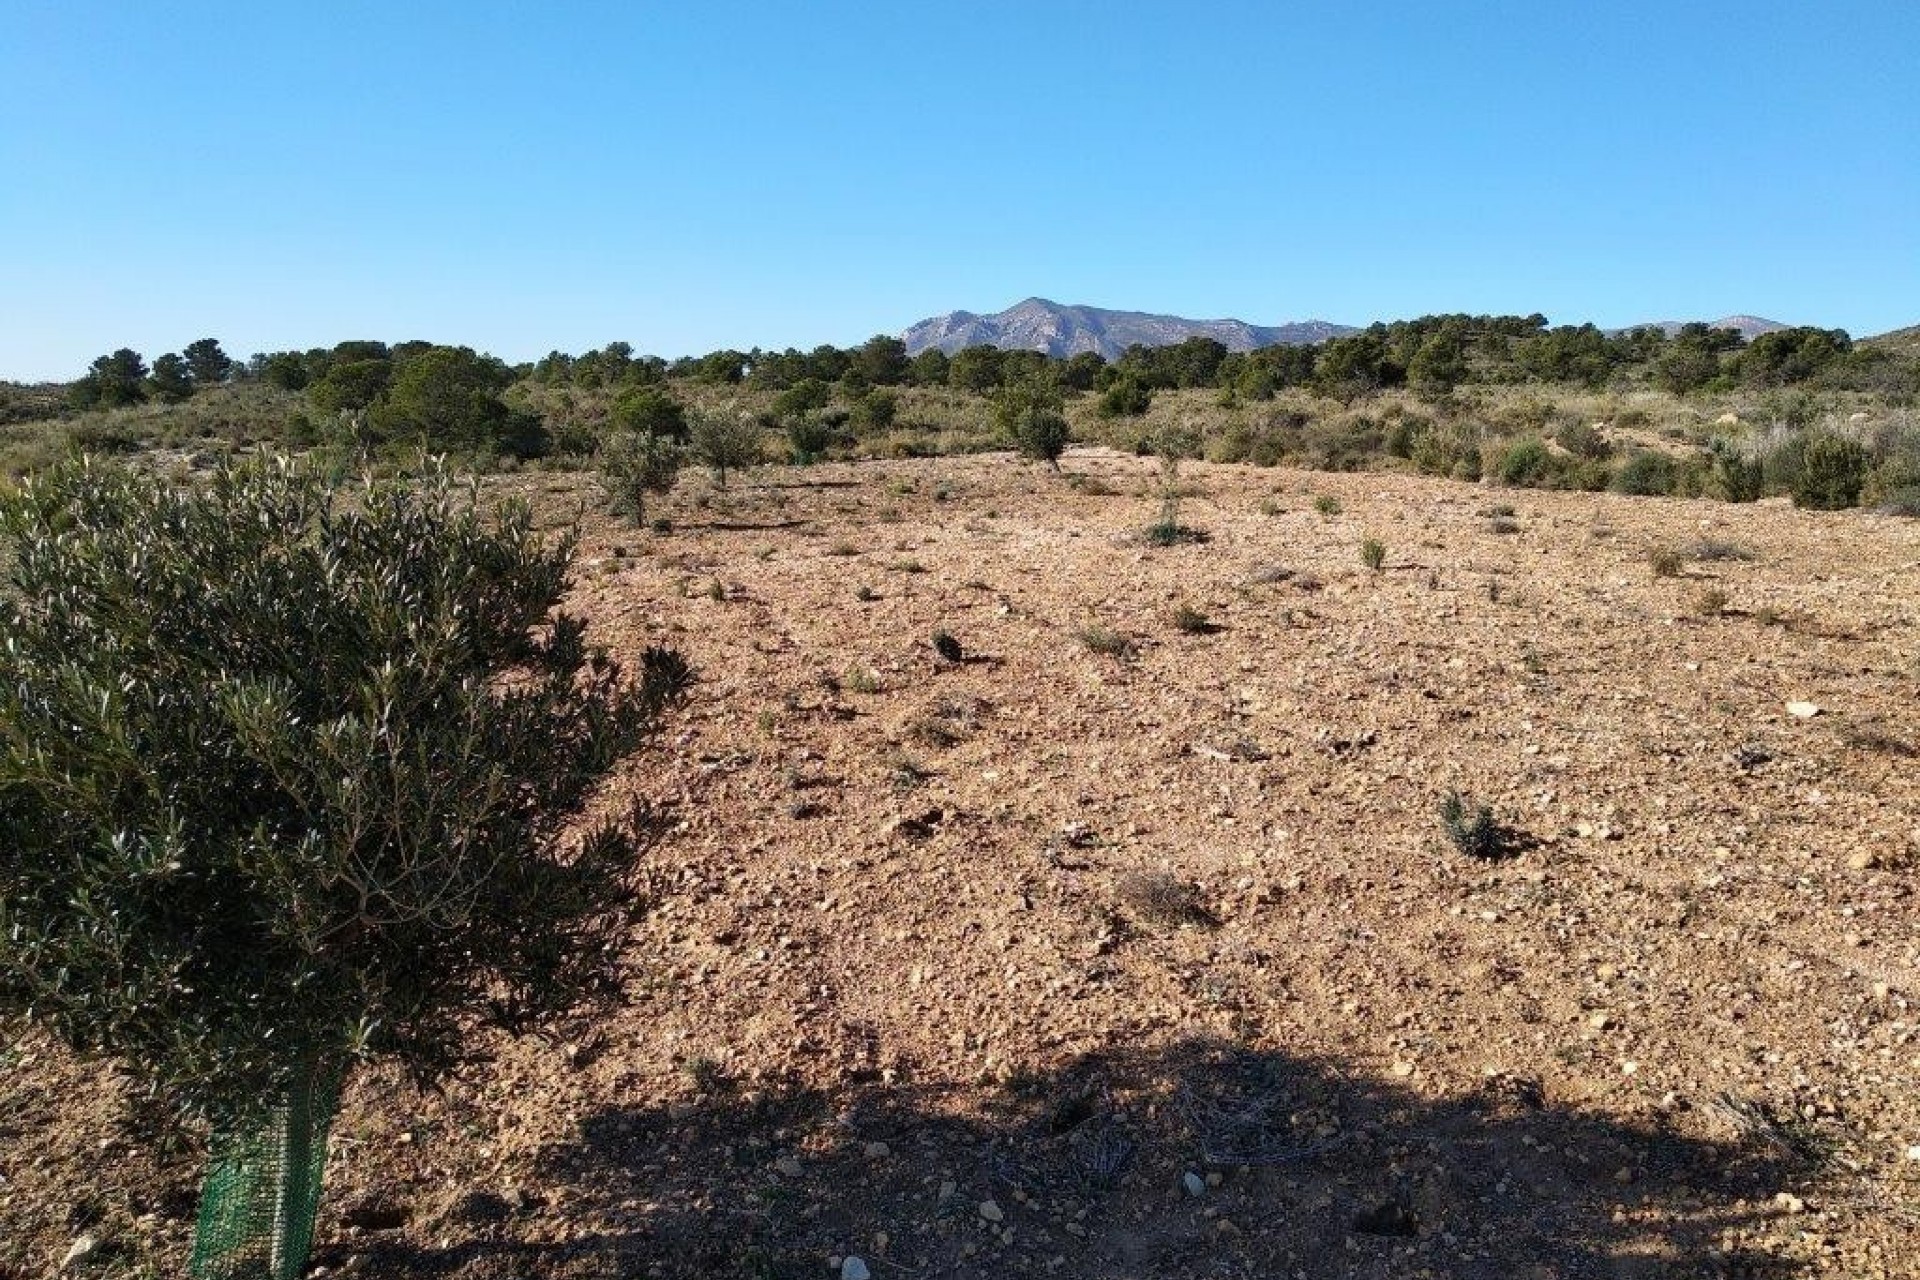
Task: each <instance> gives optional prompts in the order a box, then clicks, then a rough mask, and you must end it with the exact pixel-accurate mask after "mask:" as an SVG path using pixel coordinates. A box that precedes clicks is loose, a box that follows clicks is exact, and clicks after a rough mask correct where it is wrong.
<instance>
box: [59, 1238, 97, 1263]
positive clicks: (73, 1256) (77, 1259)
mask: <svg viewBox="0 0 1920 1280" xmlns="http://www.w3.org/2000/svg"><path fill="white" fill-rule="evenodd" d="M98 1252H100V1237H99V1236H96V1235H84V1236H81V1237H80V1238H79V1239H78V1240H75V1241H74V1242H73V1243H72V1244H70V1245H68V1246H67V1252H66V1253H65V1254H64V1255H63V1256H62V1257H61V1259H60V1269H61V1270H62V1271H67V1270H70V1269H71V1268H73V1267H78V1266H83V1265H85V1264H86V1262H87V1261H88V1260H89V1259H91V1258H92V1257H93V1255H94V1254H96V1253H98Z"/></svg>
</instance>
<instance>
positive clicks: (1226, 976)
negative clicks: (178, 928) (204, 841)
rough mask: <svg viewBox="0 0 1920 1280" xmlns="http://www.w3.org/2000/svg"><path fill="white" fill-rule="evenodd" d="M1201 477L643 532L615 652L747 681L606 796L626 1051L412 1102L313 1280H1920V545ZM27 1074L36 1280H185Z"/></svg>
mask: <svg viewBox="0 0 1920 1280" xmlns="http://www.w3.org/2000/svg"><path fill="white" fill-rule="evenodd" d="M506 483H507V486H508V487H511V488H518V489H522V490H525V491H527V492H528V493H530V494H531V495H532V496H533V497H534V499H535V501H536V502H537V503H538V504H540V506H541V507H542V509H543V510H546V511H549V512H552V513H554V514H555V515H556V518H557V517H558V516H560V515H562V514H565V513H571V512H572V511H574V510H575V509H576V508H577V507H578V506H580V505H581V503H582V502H583V501H584V502H587V503H591V502H592V500H593V493H594V491H593V489H592V486H591V485H590V483H588V482H587V481H585V480H583V479H579V478H576V477H571V476H564V475H557V476H549V475H527V476H523V477H515V478H513V479H512V480H510V481H508V482H506ZM1181 483H1182V485H1183V487H1184V488H1186V489H1187V490H1189V491H1190V492H1189V493H1188V496H1186V497H1185V498H1184V499H1183V500H1182V502H1181V505H1180V509H1179V512H1178V521H1179V523H1180V524H1181V525H1183V526H1187V527H1189V528H1191V529H1192V530H1195V531H1197V532H1198V533H1199V534H1201V535H1203V536H1202V537H1196V538H1193V539H1186V540H1181V541H1178V542H1176V543H1175V544H1174V545H1170V546H1158V545H1155V544H1154V543H1153V542H1151V541H1150V540H1148V539H1147V538H1145V537H1144V536H1143V533H1144V531H1145V529H1146V528H1147V526H1148V525H1149V524H1151V523H1152V522H1153V521H1154V520H1155V519H1156V518H1158V517H1159V515H1160V514H1161V501H1160V497H1159V486H1160V484H1161V478H1160V477H1159V475H1158V474H1157V473H1156V472H1155V470H1154V468H1153V467H1152V465H1151V463H1150V462H1149V461H1146V460H1141V459H1136V458H1132V457H1128V456H1123V455H1120V454H1116V453H1111V452H1107V451H1103V450H1084V451H1075V452H1074V453H1072V454H1070V455H1069V456H1068V458H1067V459H1066V460H1065V474H1064V475H1055V474H1052V473H1050V472H1048V471H1047V470H1045V469H1043V468H1032V467H1027V466H1023V465H1021V464H1019V463H1017V462H1015V461H1014V460H1012V459H1011V458H1008V457H1006V456H1000V455H985V456H979V457H974V458H962V459H939V460H925V461H905V462H886V463H867V464H860V465H847V466H823V467H818V468H813V469H809V470H792V469H776V470H767V471H763V472H758V473H753V474H750V475H748V476H747V477H745V478H744V479H736V480H735V481H734V484H733V487H732V488H731V489H729V490H727V491H714V490H711V489H710V488H708V487H707V486H706V485H705V484H704V483H703V482H699V481H690V482H687V483H684V484H683V486H682V491H681V492H679V493H676V494H675V495H674V496H673V498H672V499H671V500H670V501H668V502H665V503H662V504H660V510H661V512H662V513H664V514H667V515H670V516H671V517H672V519H673V520H674V523H675V531H674V532H672V533H671V534H666V535H657V534H652V533H645V532H639V531H635V530H632V529H627V528H624V527H622V526H620V525H618V524H615V523H612V522H609V521H607V520H605V519H603V518H602V517H600V516H599V515H597V514H595V513H594V512H593V511H592V509H591V507H589V509H588V512H587V515H586V517H585V528H584V532H585V537H584V542H583V547H582V556H583V559H582V564H581V570H580V581H579V584H578V586H577V589H576V592H575V598H574V599H575V604H574V607H575V608H577V609H578V610H580V611H582V612H584V613H585V614H586V615H587V616H588V617H589V618H591V619H592V620H593V622H594V624H595V627H596V634H597V636H598V638H599V639H601V640H602V641H603V642H605V643H608V644H609V645H611V646H613V648H614V649H615V650H616V652H618V653H623V654H627V655H629V656H631V655H633V654H634V653H636V652H637V650H638V649H639V648H640V647H641V646H644V645H645V644H648V643H653V642H659V641H664V642H666V643H669V644H672V645H674V646H675V647H677V648H680V649H681V650H682V651H683V652H684V653H685V654H686V655H687V656H688V657H689V658H690V659H691V660H692V661H693V663H694V664H695V666H696V668H697V669H698V671H699V672H700V676H701V682H700V684H699V685H698V686H697V687H696V690H695V693H694V696H693V698H692V700H691V702H690V704H689V706H688V708H687V710H686V711H685V712H684V713H683V714H682V715H681V717H680V718H679V719H678V720H677V721H676V722H675V723H674V724H673V726H672V729H671V732H670V733H669V734H668V735H667V736H666V737H664V738H662V739H661V740H659V741H657V742H656V743H654V744H653V745H652V746H650V747H649V748H648V749H647V750H646V751H645V752H643V753H642V754H641V755H640V756H638V757H636V758H635V759H634V760H633V761H632V762H631V764H630V766H629V767H628V768H627V770H626V771H625V773H624V775H623V776H622V778H621V779H620V780H619V782H618V783H617V784H616V785H615V787H614V788H613V792H614V794H612V795H610V796H609V797H608V803H620V802H623V801H624V799H625V798H626V797H627V796H629V795H632V794H638V795H642V796H645V797H647V798H648V799H650V800H652V801H654V802H655V803H656V804H658V805H660V806H662V807H663V809H664V811H665V812H666V813H668V814H669V815H670V817H671V818H672V820H673V821H672V830H671V831H670V832H669V833H668V834H667V835H666V836H665V837H664V838H663V839H662V840H661V842H660V843H659V844H658V845H657V846H656V847H655V848H654V849H653V850H652V851H651V853H650V854H649V856H648V862H647V866H646V868H645V880H646V883H647V885H648V893H649V895H650V897H651V899H652V907H651V910H650V911H649V912H648V913H647V914H646V916H645V917H644V920H643V922H642V923H641V924H640V925H639V926H638V927H637V928H636V931H635V934H634V938H633V945H632V949H631V960H632V976H631V984H630V993H629V994H630V997H631V999H630V1001H629V1003H628V1004H627V1005H626V1007H625V1008H624V1009H622V1010H621V1011H620V1012H619V1013H617V1014H616V1015H614V1016H613V1017H612V1018H611V1019H610V1020H602V1021H597V1022H593V1023H590V1024H589V1023H580V1024H577V1025H572V1026H565V1027H558V1028H554V1029H553V1032H552V1034H551V1035H550V1036H548V1037H545V1038H529V1039H525V1040H521V1041H518V1042H502V1043H501V1044H500V1045H499V1046H498V1057H497V1059H496V1060H495V1062H494V1063H493V1065H492V1066H491V1067H489V1068H488V1069H487V1070H485V1071H480V1072H474V1073H472V1074H471V1075H469V1076H467V1077H465V1078H463V1079H460V1080H456V1081H453V1082H451V1083H450V1084H449V1085H448V1087H447V1089H446V1090H445V1092H444V1093H442V1094H438V1095H421V1094H418V1093H416V1092H414V1091H413V1090H412V1089H411V1088H410V1087H408V1086H407V1085H405V1084H404V1083H403V1082H402V1081H401V1080H400V1078H399V1077H398V1076H397V1075H394V1074H391V1073H388V1072H385V1071H369V1072H363V1073H362V1074H361V1076H360V1077H359V1078H358V1079H357V1080H356V1082H355V1085H354V1087H353V1089H352V1090H351V1092H350V1096H349V1099H348V1102H347V1105H346V1106H345V1108H344V1110H343V1112H342V1115H341V1117H340V1120H339V1123H338V1125H337V1127H336V1132H335V1142H334V1158H333V1163H332V1166H331V1169H330V1173H329V1178H330V1179H331V1182H330V1192H329V1200H328V1208H327V1210H326V1213H325V1215H324V1217H323V1221H322V1225H321V1231H320V1238H319V1245H318V1248H317V1249H316V1262H317V1264H318V1265H319V1266H321V1267H324V1268H325V1269H326V1273H327V1274H330V1275H348V1274H351V1275H358V1276H367V1277H398V1276H403V1275H405V1276H415V1275H437V1276H455V1277H462V1278H467V1277H472V1278H478V1277H501V1278H504V1277H509V1276H522V1275H554V1276H617V1275H659V1276H736V1275H746V1276H795V1277H799V1276H823V1277H830V1276H833V1275H839V1274H845V1275H848V1276H858V1275H860V1274H862V1273H863V1272H865V1273H868V1274H871V1275H873V1276H877V1277H882V1278H883V1280H884V1278H885V1277H890V1276H982V1277H984V1276H1009V1275H1017V1276H1029V1275H1031V1276H1061V1277H1083V1276H1084V1277H1134V1276H1140V1277H1146V1276H1155V1277H1164V1276H1196V1277H1197V1276H1222V1277H1227V1276H1247V1277H1254V1276H1260V1277H1266V1276H1307V1277H1320V1276H1355V1277H1382V1278H1385V1277H1408V1276H1449V1277H1455V1276H1457V1277H1487V1278H1489V1280H1492V1278H1493V1277H1512V1276H1521V1277H1530V1276H1539V1277H1550V1276H1567V1277H1575V1276H1596V1277H1599V1276H1608V1277H1613V1276H1648V1277H1652V1276H1674V1275H1730V1276H1768V1277H1771V1276H1799V1275H1812V1274H1833V1275H1844V1276H1887V1277H1893V1276H1908V1275H1913V1274H1916V1273H1917V1272H1920V1199H1916V1192H1917V1191H1920V1105H1917V1104H1916V1101H1915V1097H1916V1093H1915V1088H1914V1084H1915V1075H1916V1067H1917V1066H1920V1048H1917V1047H1916V1046H1915V1044H1914V1039H1915V1036H1916V1034H1920V1015H1916V1014H1915V1013H1914V1012H1913V1010H1912V1009H1911V1008H1910V1006H1909V1002H1910V1001H1911V1000H1912V999H1914V998H1915V996H1916V995H1920V968H1916V954H1917V952H1916V948H1917V947H1920V930H1917V929H1916V909H1915V904H1914V902H1913V900H1912V897H1911V882H1912V880H1913V878H1914V875H1915V868H1916V866H1920V625H1917V623H1920V522H1913V521H1900V520H1896V519H1892V518H1886V517H1877V516H1872V515H1867V514H1862V513H1855V512H1846V513H1833V514H1823V513H1811V512H1800V511H1795V510H1793V509H1792V508H1790V507H1787V506H1784V505H1780V504H1776V503H1761V504H1756V505H1753V506H1744V507H1740V506H1728V505H1721V504H1717V503H1711V502H1687V501H1675V500H1665V499H1631V498H1622V497H1615V496H1611V495H1600V494H1551V493H1534V492H1514V491H1505V490H1499V489H1493V488H1484V487H1476V486H1468V485H1461V484H1454V483H1448V482H1443V481H1431V480H1424V479H1417V478H1412V477H1402V476H1389V475H1381V474H1352V475H1323V474H1310V473H1303V472H1294V471H1286V470H1257V469H1252V468H1244V467H1216V466H1207V465H1202V464H1190V465H1188V466H1187V467H1186V468H1185V469H1184V471H1183V473H1182V481H1181ZM1326 499H1332V500H1333V501H1326ZM1336 504H1337V508H1338V509H1337V510H1332V508H1334V507H1335V506H1336ZM1323 508H1325V510H1323ZM1508 508H1510V510H1508ZM1367 538H1375V539H1378V540H1379V541H1381V542H1383V543H1384V544H1385V546H1386V555H1385V560H1384V564H1383V566H1382V568H1381V569H1380V570H1379V571H1378V572H1375V571H1372V570H1369V569H1368V568H1366V567H1364V566H1363V564H1362V560H1361V552H1360V548H1361V544H1362V542H1363V540H1364V539H1367ZM1661 550H1666V551H1671V552H1675V553H1677V556H1676V557H1675V561H1677V563H1675V562H1674V561H1669V562H1668V563H1665V564H1662V565H1660V566H1659V567H1660V568H1662V569H1667V570H1674V571H1673V572H1668V573H1660V572H1656V565H1655V561H1656V560H1657V559H1659V557H1657V556H1655V555H1654V553H1655V552H1657V551H1661ZM936 632H945V633H947V634H948V635H949V636H950V637H951V638H952V640H953V641H954V642H956V643H957V646H958V653H959V658H958V660H957V661H956V660H954V659H953V657H952V656H951V653H952V647H951V646H948V648H949V655H948V656H942V655H941V654H940V653H938V652H937V651H936V647H935V645H934V643H933V639H934V636H935V634H936ZM1455 790H1457V791H1459V792H1460V793H1462V794H1463V796H1464V797H1466V799H1467V801H1468V803H1467V813H1468V816H1469V817H1471V815H1472V814H1473V812H1474V811H1475V809H1476V808H1477V806H1478V805H1480V804H1484V805H1486V806H1488V808H1489V809H1490V811H1491V824H1492V825H1491V827H1490V828H1489V830H1490V832H1491V837H1490V838H1489V839H1488V840H1486V841H1484V842H1482V844H1483V845H1484V848H1483V849H1482V851H1484V852H1490V853H1493V854H1495V855H1496V856H1494V857H1491V858H1481V857H1475V856H1471V855H1470V854H1469V853H1467V852H1463V851H1462V849H1461V848H1460V847H1458V846H1457V845H1456V843H1455V842H1454V841H1452V840H1451V839H1450V838H1449V837H1448V835H1447V833H1446V832H1445V830H1444V829H1443V826H1442V823H1441V822H1440V820H1439V818H1438V816H1437V814H1438V810H1439V807H1440V804H1441V802H1442V801H1443V799H1444V798H1445V797H1446V796H1447V794H1448V793H1449V792H1451V791H1455ZM1464 843H1467V844H1470V845H1471V844H1473V841H1471V840H1468V841H1465V842H1464ZM0 1043H5V1044H6V1046H7V1047H6V1048H4V1049H0V1277H12V1276H16V1275H17V1276H21V1277H25V1276H37V1275H42V1274H47V1273H50V1272H52V1271H54V1270H56V1269H57V1267H58V1264H59V1261H60V1259H61V1257H62V1256H63V1255H64V1254H65V1253H66V1252H67V1250H68V1249H69V1247H70V1246H71V1245H72V1243H73V1242H74V1241H75V1240H76V1239H78V1238H80V1237H81V1236H83V1235H91V1236H93V1237H94V1238H95V1239H96V1240H97V1241H98V1242H99V1244H100V1248H99V1250H98V1251H97V1252H96V1253H95V1254H94V1255H93V1256H92V1257H91V1258H89V1259H88V1260H87V1261H86V1262H85V1263H83V1264H77V1265H76V1270H78V1269H81V1268H91V1269H93V1270H94V1271H95V1272H97V1273H99V1274H111V1273H115V1272H118V1273H122V1274H137V1273H139V1272H140V1270H141V1269H142V1268H158V1269H160V1270H161V1271H163V1272H164V1271H168V1270H171V1269H173V1268H176V1267H177V1266H178V1263H179V1260H180V1258H181V1256H182V1254H183V1249H184V1245H185V1242H186V1240H187V1238H188V1236H189V1235H190V1232H191V1226H192V1223H191V1214H192V1210H193V1203H194V1176H195V1172H196V1164H195V1158H194V1157H193V1155H192V1153H191V1152H190V1151H179V1152H173V1153H161V1154H159V1155H154V1154H151V1153H147V1152H144V1151H140V1150H138V1149H137V1148H136V1147H135V1145H134V1144H133V1142H132V1140H131V1138H130V1134H131V1132H132V1130H131V1129H130V1127H129V1124H128V1122H127V1120H126V1118H125V1117H126V1115H127V1113H128V1107H127V1105H126V1100H125V1098H124V1096H123V1095H124V1091H123V1090H122V1089H121V1088H120V1087H119V1086H118V1084H117V1083H116V1082H115V1080H114V1079H113V1077H112V1075H111V1073H110V1072H107V1071H104V1070H102V1069H99V1068H96V1067H92V1066H87V1065H83V1064H78V1063H75V1062H73V1061H71V1060H70V1059H68V1058H67V1057H66V1056H65V1055H64V1054H63V1053H62V1052H60V1051H59V1050H58V1049H57V1048H55V1047H53V1046H51V1045H50V1044H49V1043H47V1042H46V1041H45V1040H44V1039H42V1038H40V1037H37V1036H35V1035H33V1034H31V1033H27V1032H24V1031H23V1030H21V1029H20V1028H14V1029H13V1031H12V1033H11V1034H10V1035H9V1036H8V1037H7V1039H6V1040H5V1041H4V1042H0ZM1189 1175H1191V1176H1189ZM846 1259H853V1260H852V1261H846Z"/></svg>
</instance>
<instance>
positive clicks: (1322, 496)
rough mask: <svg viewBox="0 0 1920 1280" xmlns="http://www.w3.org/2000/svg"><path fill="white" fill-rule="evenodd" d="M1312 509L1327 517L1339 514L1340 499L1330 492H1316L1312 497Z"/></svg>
mask: <svg viewBox="0 0 1920 1280" xmlns="http://www.w3.org/2000/svg"><path fill="white" fill-rule="evenodd" d="M1313 509H1314V510H1315V511H1317V512H1319V513H1320V514H1321V515H1323V516H1327V517H1329V518H1331V517H1333V516H1337V515H1339V514H1340V511H1341V506H1340V499H1338V498H1336V497H1334V496H1333V495H1332V494H1330V493H1317V494H1315V495H1314V497H1313Z"/></svg>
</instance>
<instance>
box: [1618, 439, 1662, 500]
mask: <svg viewBox="0 0 1920 1280" xmlns="http://www.w3.org/2000/svg"><path fill="white" fill-rule="evenodd" d="M1673 484H1674V466H1673V459H1672V458H1669V457H1668V456H1667V455H1666V454H1664V453H1656V452H1654V451H1653V450H1651V449H1636V450H1634V451H1633V452H1632V453H1630V454H1628V455H1627V460H1626V461H1625V462H1623V463H1621V464H1620V468H1619V470H1617V471H1615V472H1614V473H1613V479H1612V480H1611V481H1609V482H1608V484H1607V488H1609V489H1611V490H1612V491H1613V492H1615V493H1624V494H1629V495H1631V496H1634V497H1641V498H1650V497H1662V496H1665V495H1667V494H1670V493H1672V492H1673Z"/></svg>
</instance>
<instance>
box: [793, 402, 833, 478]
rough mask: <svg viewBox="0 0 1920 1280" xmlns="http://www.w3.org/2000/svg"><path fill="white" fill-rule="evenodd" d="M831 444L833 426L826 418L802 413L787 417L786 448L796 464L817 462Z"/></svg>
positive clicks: (803, 464) (802, 464)
mask: <svg viewBox="0 0 1920 1280" xmlns="http://www.w3.org/2000/svg"><path fill="white" fill-rule="evenodd" d="M832 445H833V427H832V425H831V424H830V423H828V422H827V421H826V419H824V418H821V417H818V416H816V415H814V414H810V413H802V414H799V415H797V416H795V417H792V418H789V419H787V449H788V451H789V452H790V453H791V454H792V455H793V461H794V463H795V465H797V466H806V465H807V464H809V463H813V462H818V461H819V460H820V457H821V455H823V454H824V453H826V451H827V450H828V449H829V448H831V447H832Z"/></svg>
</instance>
